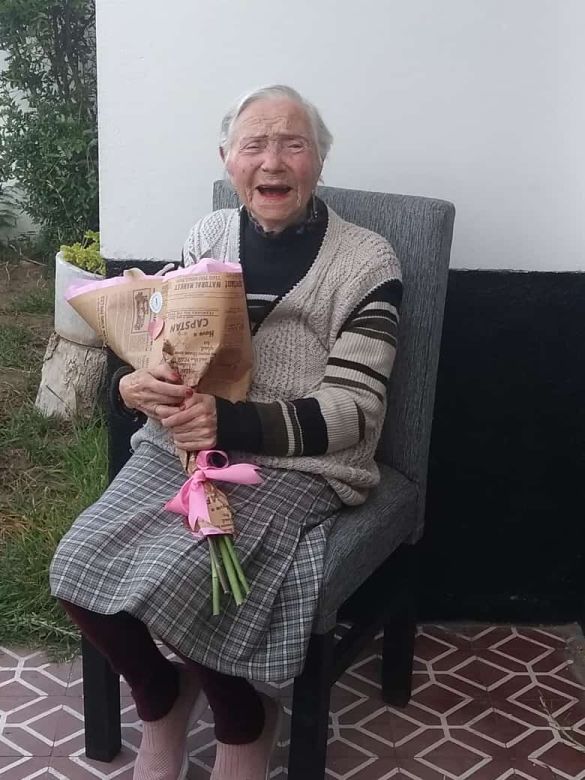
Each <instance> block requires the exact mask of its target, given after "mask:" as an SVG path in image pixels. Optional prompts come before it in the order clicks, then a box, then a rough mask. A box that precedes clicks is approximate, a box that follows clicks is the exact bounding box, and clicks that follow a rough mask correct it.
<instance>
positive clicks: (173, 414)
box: [158, 393, 217, 452]
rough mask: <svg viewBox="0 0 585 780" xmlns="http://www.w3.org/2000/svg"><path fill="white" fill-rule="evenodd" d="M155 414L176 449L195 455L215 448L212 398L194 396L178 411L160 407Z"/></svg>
mask: <svg viewBox="0 0 585 780" xmlns="http://www.w3.org/2000/svg"><path fill="white" fill-rule="evenodd" d="M158 414H159V418H160V421H161V423H162V425H163V426H164V427H165V428H167V429H168V430H169V431H170V433H171V435H172V437H173V441H174V442H175V446H176V447H177V449H180V450H185V452H197V451H198V450H211V449H213V448H214V447H215V446H216V444H217V409H216V404H215V397H214V396H213V395H204V394H201V393H193V395H192V396H191V397H190V398H186V399H185V401H184V403H183V404H181V407H180V409H179V411H177V409H176V408H173V407H171V406H166V407H162V406H161V407H160V408H159V412H158Z"/></svg>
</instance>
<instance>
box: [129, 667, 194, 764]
mask: <svg viewBox="0 0 585 780" xmlns="http://www.w3.org/2000/svg"><path fill="white" fill-rule="evenodd" d="M200 694H201V686H200V685H199V682H198V680H197V678H196V677H195V676H194V675H193V674H191V673H190V672H189V671H188V670H186V669H184V668H181V669H180V670H179V696H178V698H177V700H176V701H175V703H174V704H173V707H172V709H171V710H170V712H168V713H167V714H166V715H165V716H164V717H162V718H159V720H151V721H143V724H142V742H141V743H140V750H139V751H138V756H137V758H136V763H135V764H134V774H133V779H134V780H181V779H182V778H184V777H186V776H187V769H188V766H189V756H188V754H187V734H188V732H189V724H190V721H191V718H192V716H193V717H200V716H201V714H202V713H203V711H204V709H205V707H206V704H207V703H206V701H205V698H204V697H203V695H200Z"/></svg>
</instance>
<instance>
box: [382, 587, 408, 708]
mask: <svg viewBox="0 0 585 780" xmlns="http://www.w3.org/2000/svg"><path fill="white" fill-rule="evenodd" d="M415 635H416V610H415V604H414V596H413V594H412V592H411V591H410V589H407V590H406V591H405V593H404V596H403V598H402V599H401V600H400V602H399V604H398V605H397V608H396V610H395V611H394V613H393V614H392V615H390V616H389V618H388V619H387V621H386V622H385V624H384V640H383V645H382V698H383V699H384V701H385V702H386V704H391V705H392V706H394V707H406V705H407V704H408V702H409V701H410V695H411V693H412V667H413V662H414V639H415Z"/></svg>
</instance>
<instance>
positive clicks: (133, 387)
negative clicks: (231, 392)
mask: <svg viewBox="0 0 585 780" xmlns="http://www.w3.org/2000/svg"><path fill="white" fill-rule="evenodd" d="M119 391H120V395H121V396H122V400H123V401H124V404H125V405H126V406H127V407H128V408H129V409H137V410H138V411H139V412H143V413H144V414H146V415H147V416H148V417H152V418H153V419H155V420H158V421H159V422H160V420H161V419H162V417H163V415H165V416H168V414H169V410H170V412H171V413H172V412H176V411H177V407H179V406H180V405H181V404H182V403H183V401H185V399H186V398H189V397H190V396H192V395H193V390H192V389H191V388H190V387H187V386H186V385H183V384H181V380H180V378H179V375H178V374H177V373H176V372H175V371H173V369H172V368H171V367H170V366H169V365H167V364H166V363H161V364H160V365H159V366H156V367H155V368H139V369H138V370H136V371H133V372H132V373H131V374H126V376H123V377H122V379H120V385H119Z"/></svg>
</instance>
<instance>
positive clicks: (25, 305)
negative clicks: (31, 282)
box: [8, 285, 55, 314]
mask: <svg viewBox="0 0 585 780" xmlns="http://www.w3.org/2000/svg"><path fill="white" fill-rule="evenodd" d="M54 296H55V290H54V289H53V287H52V286H48V285H47V286H46V287H39V289H38V290H30V291H29V292H25V293H23V294H22V295H18V296H16V297H15V298H13V299H12V300H11V301H10V303H9V306H8V310H9V311H14V312H22V313H23V314H51V313H52V311H53V307H54V305H55V300H54Z"/></svg>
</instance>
